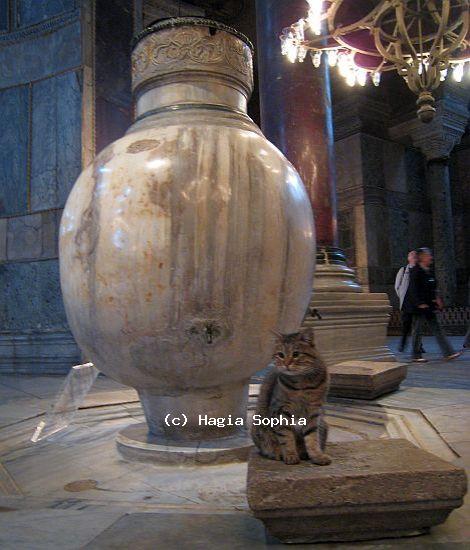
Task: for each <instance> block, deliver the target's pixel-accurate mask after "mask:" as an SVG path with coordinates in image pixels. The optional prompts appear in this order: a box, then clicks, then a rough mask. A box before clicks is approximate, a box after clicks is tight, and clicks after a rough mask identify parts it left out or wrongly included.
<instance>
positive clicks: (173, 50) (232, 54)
mask: <svg viewBox="0 0 470 550" xmlns="http://www.w3.org/2000/svg"><path fill="white" fill-rule="evenodd" d="M133 46H134V49H133V52H132V87H133V90H134V93H136V92H137V93H138V91H140V90H141V88H143V87H144V86H145V87H146V85H151V84H152V83H154V84H157V83H158V81H159V80H162V79H163V80H168V78H171V77H176V79H178V77H180V78H183V79H184V78H185V77H186V76H188V73H193V74H194V73H201V75H203V74H205V75H206V76H207V77H216V78H222V79H224V80H229V81H231V82H232V83H233V84H238V87H241V88H242V89H243V91H244V92H245V94H246V95H247V96H249V95H250V94H251V92H252V90H253V46H252V44H251V42H250V40H249V39H248V38H247V37H246V36H245V35H243V34H242V33H240V32H238V31H237V30H235V29H232V28H231V27H228V26H227V25H224V24H222V23H218V22H216V21H212V20H211V19H203V18H200V17H177V18H171V19H164V20H162V21H159V22H157V23H155V24H153V25H151V26H150V27H148V28H146V29H144V30H143V31H142V32H141V33H139V34H138V35H137V36H135V38H134V41H133ZM185 73H186V75H185Z"/></svg>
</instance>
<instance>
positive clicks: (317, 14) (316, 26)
mask: <svg viewBox="0 0 470 550" xmlns="http://www.w3.org/2000/svg"><path fill="white" fill-rule="evenodd" d="M307 1H308V4H309V6H310V9H309V10H308V17H307V22H308V25H309V27H310V29H311V31H312V32H313V33H314V34H316V35H317V36H319V35H320V34H321V22H322V19H321V18H322V11H323V0H307Z"/></svg>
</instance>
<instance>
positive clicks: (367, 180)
mask: <svg viewBox="0 0 470 550" xmlns="http://www.w3.org/2000/svg"><path fill="white" fill-rule="evenodd" d="M384 144H385V141H384V140H381V139H378V138H375V137H373V136H369V135H367V134H361V158H362V166H363V185H364V186H365V187H372V188H374V189H383V188H384V187H385V166H384Z"/></svg>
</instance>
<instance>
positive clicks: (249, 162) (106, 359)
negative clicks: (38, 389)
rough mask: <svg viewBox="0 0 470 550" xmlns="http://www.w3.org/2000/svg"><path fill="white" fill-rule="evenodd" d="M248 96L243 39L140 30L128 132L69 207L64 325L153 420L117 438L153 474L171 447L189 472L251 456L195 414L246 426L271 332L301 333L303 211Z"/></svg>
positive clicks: (305, 276)
mask: <svg viewBox="0 0 470 550" xmlns="http://www.w3.org/2000/svg"><path fill="white" fill-rule="evenodd" d="M252 86H253V74H252V50H251V46H250V44H249V41H248V40H247V39H246V38H245V37H244V36H243V35H241V34H240V33H238V32H237V31H235V30H233V29H230V28H229V27H226V26H225V25H221V24H218V23H215V22H213V21H209V20H204V19H200V18H179V19H172V20H165V21H162V22H160V23H157V24H156V25H154V26H152V27H150V28H149V29H146V30H145V31H143V32H142V33H141V35H140V36H139V37H138V38H137V41H136V44H135V47H134V51H133V90H134V96H135V113H136V120H135V123H134V124H133V125H132V126H131V128H130V129H129V130H128V132H127V134H126V135H125V136H124V137H123V138H121V139H119V140H118V141H116V142H114V143H113V144H111V145H110V146H108V147H107V148H106V149H104V150H103V151H102V152H101V153H100V154H99V155H98V156H97V158H96V159H95V161H94V162H93V163H92V164H91V165H90V166H89V167H88V168H87V169H86V170H85V171H84V172H83V173H82V175H81V176H80V178H79V179H78V180H77V182H76V184H75V186H74V188H73V190H72V192H71V194H70V197H69V199H68V201H67V204H66V207H65V210H64V215H63V219H62V223H61V232H60V267H61V284H62V289H63V294H64V301H65V307H66V312H67V317H68V320H69V323H70V327H71V329H72V332H73V334H74V336H75V338H76V340H77V342H78V344H79V346H80V347H81V349H82V351H83V352H84V353H85V354H86V356H87V357H89V358H90V360H91V361H93V363H94V364H95V365H96V367H97V368H98V369H99V370H101V371H102V372H104V373H105V374H107V375H108V376H110V377H112V378H114V379H116V380H118V381H119V382H121V383H123V384H127V385H129V386H133V387H134V388H136V389H137V391H138V392H139V396H140V399H141V401H142V405H143V408H144V412H145V416H146V420H147V426H148V429H147V426H146V427H145V428H142V427H140V428H139V429H130V428H129V429H128V430H127V431H125V433H122V434H120V437H119V439H118V443H119V445H120V447H121V449H123V452H124V453H126V452H127V454H126V456H132V457H133V458H142V457H143V458H144V459H145V458H146V457H147V456H153V457H154V458H155V456H157V458H156V459H157V460H158V459H159V458H158V456H160V457H161V455H162V453H161V451H162V448H161V447H162V446H163V447H164V448H163V454H164V459H165V460H167V461H168V460H170V461H171V457H172V456H180V454H181V453H180V452H179V451H178V452H174V453H173V454H172V453H171V452H168V449H169V447H172V446H176V447H179V448H180V449H183V454H184V456H185V457H186V458H188V457H189V459H190V460H193V459H194V460H196V462H197V461H198V455H199V454H200V453H199V452H198V449H199V450H203V449H205V451H207V453H209V455H211V454H212V455H213V456H215V458H216V459H217V457H218V456H220V457H221V458H222V459H223V460H229V459H231V458H234V457H235V458H240V451H239V449H240V447H243V448H244V453H245V455H246V450H247V448H248V446H249V440H248V438H247V437H246V431H245V429H244V428H243V427H240V426H237V425H227V426H225V427H224V428H219V427H214V426H210V425H204V424H201V422H200V416H201V415H202V416H204V415H207V416H209V417H211V416H215V417H222V418H227V417H229V416H230V415H231V416H232V417H233V418H242V419H245V417H246V402H247V394H248V380H249V378H250V376H251V375H252V374H253V373H254V372H256V371H258V370H260V369H262V368H264V367H265V366H266V365H267V364H268V362H269V360H270V356H271V353H272V346H273V336H272V333H271V331H272V330H278V331H281V332H285V333H289V332H294V331H296V330H298V328H299V326H300V324H301V322H302V318H303V316H304V313H305V311H306V308H307V306H308V303H309V299H310V294H311V285H312V279H313V274H314V266H315V257H314V250H315V235H314V223H313V216H312V210H311V206H310V202H309V200H308V197H307V194H306V192H305V188H304V185H303V183H302V181H301V179H300V177H299V175H298V174H297V172H296V171H295V169H294V168H293V167H292V165H291V164H290V163H289V162H288V161H287V160H286V159H285V157H284V156H283V155H282V153H280V152H279V151H278V150H277V149H276V148H275V147H274V146H273V145H272V144H271V143H269V142H268V141H267V140H266V138H264V136H263V135H262V133H261V131H260V130H259V128H258V127H257V126H256V125H255V124H254V123H253V121H252V120H251V119H250V118H249V117H248V115H247V114H246V106H247V100H248V98H249V96H250V94H251V91H252ZM129 430H130V431H129ZM241 440H242V442H241ZM165 449H166V450H165ZM233 449H234V450H235V451H234V453H231V450H233ZM211 450H212V451H211ZM152 453H153V455H152ZM207 453H206V454H205V455H204V456H205V457H207V456H208V455H207ZM242 454H243V453H242Z"/></svg>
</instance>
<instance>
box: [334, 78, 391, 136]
mask: <svg viewBox="0 0 470 550" xmlns="http://www.w3.org/2000/svg"><path fill="white" fill-rule="evenodd" d="M361 92H362V93H361ZM333 118H334V137H335V141H339V140H341V139H344V138H345V137H348V136H351V135H354V134H358V133H361V132H365V133H367V134H371V135H375V136H378V137H379V136H380V137H381V136H383V133H384V131H385V128H387V126H389V124H390V107H389V106H388V104H387V103H386V102H385V101H384V100H382V99H377V98H371V97H369V96H368V95H367V94H365V93H364V89H363V88H361V89H360V90H358V91H357V92H355V91H354V90H353V91H352V92H350V93H348V95H347V96H344V97H342V98H341V99H339V100H338V99H337V100H336V101H335V103H334V107H333Z"/></svg>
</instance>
